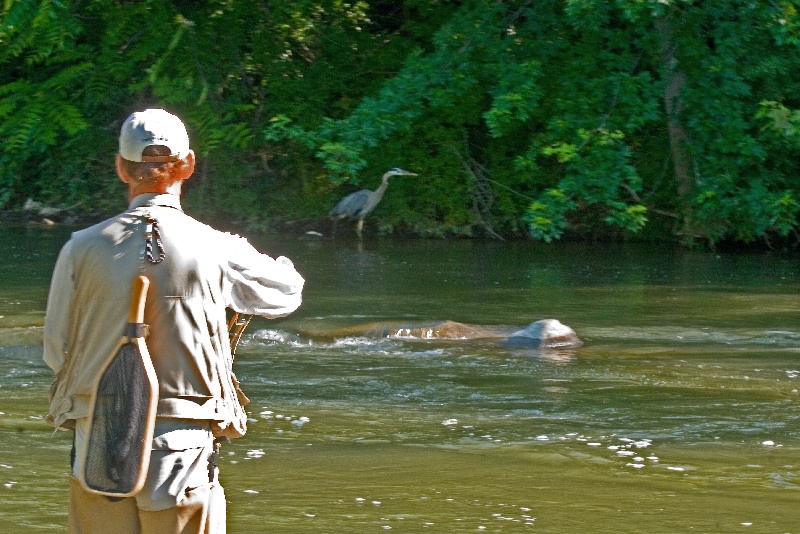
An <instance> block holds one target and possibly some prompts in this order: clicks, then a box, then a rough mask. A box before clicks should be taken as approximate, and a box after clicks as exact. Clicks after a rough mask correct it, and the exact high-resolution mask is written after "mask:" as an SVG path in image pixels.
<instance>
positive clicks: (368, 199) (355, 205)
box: [328, 167, 417, 239]
mask: <svg viewBox="0 0 800 534" xmlns="http://www.w3.org/2000/svg"><path fill="white" fill-rule="evenodd" d="M416 175H417V174H416V173H413V172H409V171H404V170H403V169H398V168H397V167H395V168H394V169H391V170H390V171H388V172H387V173H386V174H384V175H383V178H382V180H381V186H380V187H379V188H378V189H376V190H375V191H370V190H369V189H362V190H361V191H356V192H355V193H350V194H349V195H347V196H346V197H344V198H343V199H342V200H340V201H339V203H338V204H336V205H335V206H334V207H333V209H332V210H331V211H329V212H328V215H330V216H331V217H333V218H334V225H335V224H336V222H337V221H338V220H339V219H344V218H345V217H353V218H358V225H357V226H356V234H358V238H359V239H361V230H362V229H363V228H364V217H366V216H367V215H369V214H370V212H371V211H372V210H374V209H375V206H377V205H378V203H379V202H380V201H381V199H382V198H383V194H384V193H385V192H386V188H387V187H389V178H391V177H392V176H416ZM334 228H336V227H335V226H334ZM334 233H335V230H334Z"/></svg>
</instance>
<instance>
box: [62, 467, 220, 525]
mask: <svg viewBox="0 0 800 534" xmlns="http://www.w3.org/2000/svg"><path fill="white" fill-rule="evenodd" d="M109 532H111V533H113V534H172V533H175V534H224V533H225V492H224V491H223V489H222V486H220V485H219V484H216V483H215V484H206V485H205V486H201V487H199V488H194V489H192V490H190V491H188V492H187V493H186V498H185V499H183V500H182V501H181V502H180V503H179V504H178V505H177V506H174V507H172V508H167V509H166V510H158V511H150V510H142V509H140V508H139V507H138V506H137V505H136V498H135V497H129V498H127V499H122V500H120V501H117V502H112V501H110V500H108V499H107V498H106V497H104V496H102V495H97V494H95V493H90V492H88V491H86V490H85V489H83V487H82V486H81V483H80V482H78V480H77V479H76V478H74V477H72V478H71V479H70V492H69V533H70V534H106V533H109Z"/></svg>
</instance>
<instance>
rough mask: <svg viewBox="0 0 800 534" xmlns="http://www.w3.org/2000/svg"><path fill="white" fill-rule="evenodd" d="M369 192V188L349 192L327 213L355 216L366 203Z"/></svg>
mask: <svg viewBox="0 0 800 534" xmlns="http://www.w3.org/2000/svg"><path fill="white" fill-rule="evenodd" d="M371 194H372V191H370V190H369V189H362V190H361V191H356V192H355V193H350V194H349V195H347V196H346V197H344V198H343V199H342V200H340V201H339V203H338V204H336V205H335V206H334V207H333V209H331V211H329V212H328V215H329V216H331V217H342V216H349V217H356V216H358V215H359V214H360V212H361V210H362V209H363V208H364V206H366V205H367V200H369V196H370V195H371Z"/></svg>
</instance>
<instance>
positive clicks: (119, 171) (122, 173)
mask: <svg viewBox="0 0 800 534" xmlns="http://www.w3.org/2000/svg"><path fill="white" fill-rule="evenodd" d="M115 162H116V166H117V176H118V177H119V179H120V180H122V181H123V182H125V183H126V184H129V183H131V177H130V176H128V173H127V172H125V166H124V165H123V164H122V156H120V155H119V154H117V158H116V160H115Z"/></svg>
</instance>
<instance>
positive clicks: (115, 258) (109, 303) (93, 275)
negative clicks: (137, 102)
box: [44, 109, 304, 534]
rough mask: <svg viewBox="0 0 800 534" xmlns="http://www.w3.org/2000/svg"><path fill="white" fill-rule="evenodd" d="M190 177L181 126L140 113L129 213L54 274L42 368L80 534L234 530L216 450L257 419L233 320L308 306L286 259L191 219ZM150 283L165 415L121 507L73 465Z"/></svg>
mask: <svg viewBox="0 0 800 534" xmlns="http://www.w3.org/2000/svg"><path fill="white" fill-rule="evenodd" d="M194 168H195V154H194V152H193V151H192V150H191V149H190V148H189V137H188V135H187V132H186V128H185V127H184V125H183V123H182V122H181V120H180V119H179V118H178V117H176V116H175V115H172V114H171V113H168V112H166V111H164V110H161V109H147V110H144V111H140V112H136V113H133V114H131V115H130V116H129V117H128V118H127V120H126V121H125V122H124V124H123V125H122V128H121V132H120V136H119V153H118V154H117V156H116V171H117V174H118V176H119V178H120V180H122V181H123V182H124V183H126V184H127V185H128V196H129V202H130V203H129V206H128V209H127V210H126V211H125V212H123V213H120V214H119V215H117V216H115V217H112V218H110V219H108V220H106V221H104V222H101V223H99V224H97V225H95V226H92V227H90V228H87V229H84V230H81V231H78V232H75V233H74V234H73V235H72V237H71V238H70V240H69V241H68V242H67V243H66V244H65V245H64V247H63V248H62V250H61V253H60V255H59V257H58V260H57V262H56V266H55V269H54V272H53V278H52V284H51V286H50V294H49V298H48V302H47V313H46V319H45V327H44V360H45V362H46V363H47V364H48V365H49V366H50V367H51V368H52V369H53V371H54V372H55V373H56V378H55V381H54V382H53V385H52V386H51V388H50V411H49V414H48V416H47V420H48V422H49V423H50V424H51V425H53V426H54V427H56V428H57V429H61V430H68V429H73V430H74V432H75V433H74V445H73V453H72V477H71V478H70V503H69V519H68V522H69V532H71V533H105V532H114V533H115V534H128V533H131V534H133V533H156V532H157V533H159V534H160V533H171V532H175V533H190V532H191V533H200V532H203V533H219V532H224V531H225V523H226V519H225V514H226V510H225V494H224V491H223V488H222V486H221V485H220V483H219V478H218V469H217V467H216V454H215V448H216V447H217V445H216V444H215V442H217V443H219V441H220V440H224V439H228V438H236V437H241V436H242V435H244V433H245V432H246V421H247V415H246V413H245V411H244V408H243V404H244V403H246V402H247V399H246V397H244V395H243V394H242V393H241V391H240V390H239V387H238V381H237V380H236V377H235V376H234V374H233V371H232V363H233V358H232V354H231V348H230V343H229V341H228V328H227V321H226V308H231V309H232V310H233V311H235V312H240V313H244V314H256V315H261V316H264V317H268V318H275V317H281V316H284V315H287V314H289V313H291V312H292V311H294V310H295V309H297V307H298V306H300V302H301V292H302V288H303V283H304V281H303V278H302V277H301V276H300V274H298V272H297V271H296V270H295V268H294V266H293V265H292V262H291V261H290V260H288V259H287V258H284V257H279V258H277V259H273V258H271V257H269V256H267V255H264V254H261V253H259V252H258V251H257V250H256V249H255V248H254V247H253V246H252V245H250V244H249V243H248V242H247V240H245V239H244V238H241V237H239V236H236V235H232V234H228V233H223V232H220V231H218V230H215V229H213V228H211V227H209V226H207V225H205V224H202V223H200V222H198V221H197V220H195V219H193V218H192V217H190V216H189V215H187V214H185V213H184V212H183V210H182V209H181V203H180V195H181V186H182V184H183V182H184V181H185V180H187V179H188V178H189V177H190V176H191V175H192V172H193V171H194ZM140 275H144V276H146V277H147V279H149V282H150V286H149V292H148V294H147V298H146V304H145V309H144V322H145V323H147V324H148V325H149V335H148V336H147V338H146V346H147V348H148V349H149V353H150V358H151V359H152V364H153V368H154V370H155V374H156V375H157V379H158V388H157V389H158V404H157V411H156V418H155V430H154V437H153V440H152V447H151V449H152V450H151V451H149V452H150V457H149V467H148V468H147V470H146V478H145V481H144V486H143V487H142V489H141V490H139V491H138V493H136V494H135V495H133V496H129V497H123V498H115V497H109V496H107V495H103V494H98V493H97V492H93V491H90V490H89V489H87V487H86V486H85V484H82V482H81V480H80V477H79V476H78V474H79V473H78V466H77V465H76V463H80V462H77V461H76V459H81V458H86V457H88V456H90V455H92V454H95V453H96V452H97V451H94V450H93V448H94V447H92V448H89V447H88V446H87V444H88V436H89V435H90V433H91V428H89V421H90V419H91V418H90V417H89V415H90V413H89V412H90V410H91V405H92V398H93V395H94V393H95V389H94V388H95V387H96V384H97V382H98V380H99V379H98V375H99V373H100V372H101V371H100V369H101V367H102V365H103V363H102V362H103V361H105V360H106V359H107V357H108V355H109V354H110V353H113V351H114V347H115V345H116V344H117V343H118V342H119V340H120V337H121V336H122V335H124V332H125V331H126V327H127V324H128V309H129V303H130V301H131V285H132V281H133V280H134V278H137V277H138V276H140ZM92 435H93V434H92ZM144 448H145V449H147V447H144ZM142 472H143V473H144V471H142ZM143 476H144V475H143Z"/></svg>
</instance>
